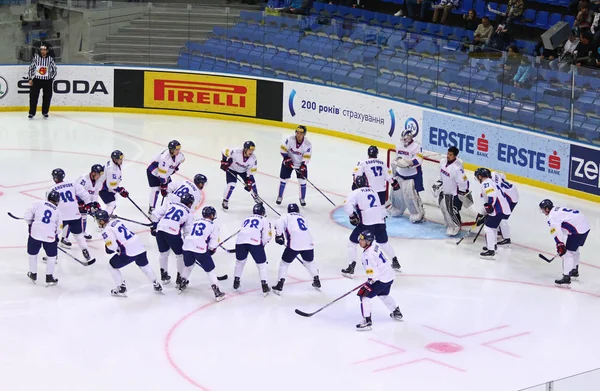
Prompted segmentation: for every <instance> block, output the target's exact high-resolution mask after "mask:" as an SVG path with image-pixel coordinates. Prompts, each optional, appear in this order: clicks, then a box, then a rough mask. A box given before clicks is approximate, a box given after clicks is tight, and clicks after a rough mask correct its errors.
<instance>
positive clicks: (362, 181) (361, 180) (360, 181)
mask: <svg viewBox="0 0 600 391" xmlns="http://www.w3.org/2000/svg"><path fill="white" fill-rule="evenodd" d="M354 183H356V187H358V188H360V187H367V186H368V185H367V178H365V177H364V176H363V175H361V176H357V177H356V179H355V180H354Z"/></svg>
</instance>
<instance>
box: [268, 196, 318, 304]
mask: <svg viewBox="0 0 600 391" xmlns="http://www.w3.org/2000/svg"><path fill="white" fill-rule="evenodd" d="M284 236H285V237H284ZM275 242H277V244H281V245H286V247H285V250H283V254H282V255H281V263H280V264H279V273H278V275H277V285H275V286H274V287H272V288H273V293H275V294H277V295H281V291H283V285H284V284H285V278H286V276H287V270H288V267H289V266H290V264H291V263H292V262H293V261H294V259H296V257H297V256H298V255H300V257H301V258H302V261H303V264H304V267H306V269H308V271H309V273H310V274H311V275H312V277H313V283H312V286H313V287H314V288H315V289H321V280H320V279H319V270H318V269H317V266H316V265H315V263H314V258H315V252H314V248H315V245H314V243H313V238H312V235H311V233H310V230H309V228H308V225H307V224H306V218H305V217H304V216H302V215H301V214H300V208H299V207H298V205H297V204H289V205H288V207H287V213H285V214H283V215H281V217H280V218H279V220H277V223H276V224H275ZM286 243H287V244H286Z"/></svg>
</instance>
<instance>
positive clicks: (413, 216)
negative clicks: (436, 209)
mask: <svg viewBox="0 0 600 391" xmlns="http://www.w3.org/2000/svg"><path fill="white" fill-rule="evenodd" d="M400 190H402V195H403V198H404V201H405V202H406V207H407V208H408V212H409V213H410V222H411V223H418V222H419V221H421V220H423V217H425V209H423V202H422V201H421V197H420V196H419V193H417V191H416V189H415V182H414V180H412V179H407V180H404V181H402V185H401V187H400Z"/></svg>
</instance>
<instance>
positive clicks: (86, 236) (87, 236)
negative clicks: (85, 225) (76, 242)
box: [83, 234, 92, 240]
mask: <svg viewBox="0 0 600 391" xmlns="http://www.w3.org/2000/svg"><path fill="white" fill-rule="evenodd" d="M83 238H84V239H85V240H92V235H90V234H83Z"/></svg>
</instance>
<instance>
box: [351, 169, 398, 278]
mask: <svg viewBox="0 0 600 391" xmlns="http://www.w3.org/2000/svg"><path fill="white" fill-rule="evenodd" d="M355 183H356V186H357V188H356V189H355V190H352V192H351V193H350V194H348V197H347V198H346V201H345V203H344V211H345V212H346V214H348V217H349V218H350V224H352V225H353V226H354V230H353V231H352V233H351V234H350V238H349V239H350V240H349V242H348V262H349V264H348V267H347V268H346V269H342V274H343V275H344V277H348V278H352V275H353V274H354V268H355V266H356V245H357V244H358V236H359V235H360V233H361V232H362V231H364V230H366V229H369V230H370V231H371V232H373V234H374V235H375V239H376V240H377V243H378V244H379V246H381V248H382V249H383V251H385V252H386V253H387V254H388V255H391V256H392V268H393V269H394V270H396V271H399V270H400V263H399V262H398V258H396V254H395V252H394V248H393V247H392V246H391V245H390V244H389V243H388V235H387V230H386V227H385V210H384V209H383V207H382V206H381V203H380V202H379V197H378V196H377V193H375V191H374V190H373V189H371V188H370V187H367V180H366V179H365V177H363V176H359V177H357V178H356V181H355Z"/></svg>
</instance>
